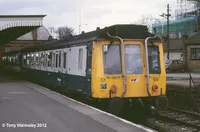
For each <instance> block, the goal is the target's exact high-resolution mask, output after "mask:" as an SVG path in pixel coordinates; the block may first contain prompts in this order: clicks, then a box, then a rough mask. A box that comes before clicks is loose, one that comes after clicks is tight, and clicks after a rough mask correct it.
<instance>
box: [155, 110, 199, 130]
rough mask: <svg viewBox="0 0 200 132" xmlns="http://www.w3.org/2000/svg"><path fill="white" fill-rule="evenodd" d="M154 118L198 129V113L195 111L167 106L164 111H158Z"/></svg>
mask: <svg viewBox="0 0 200 132" xmlns="http://www.w3.org/2000/svg"><path fill="white" fill-rule="evenodd" d="M156 118H159V119H164V120H167V121H170V122H174V123H178V124H180V125H183V126H187V127H192V128H195V129H197V130H200V114H197V113H192V112H189V111H183V110H179V109H175V108H169V109H167V110H166V111H159V114H158V115H157V116H156Z"/></svg>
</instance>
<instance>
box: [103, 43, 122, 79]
mask: <svg viewBox="0 0 200 132" xmlns="http://www.w3.org/2000/svg"><path fill="white" fill-rule="evenodd" d="M104 45H118V46H119V57H120V70H121V73H115V74H109V73H105V61H104ZM101 48H102V59H103V73H104V75H107V76H112V75H121V74H122V73H123V70H122V60H121V48H120V44H109V43H108V44H103V45H102V47H101Z"/></svg>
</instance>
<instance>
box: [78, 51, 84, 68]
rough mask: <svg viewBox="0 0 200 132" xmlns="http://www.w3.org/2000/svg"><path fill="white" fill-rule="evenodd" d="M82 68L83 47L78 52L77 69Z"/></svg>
mask: <svg viewBox="0 0 200 132" xmlns="http://www.w3.org/2000/svg"><path fill="white" fill-rule="evenodd" d="M82 68H83V49H79V54H78V69H80V70H82Z"/></svg>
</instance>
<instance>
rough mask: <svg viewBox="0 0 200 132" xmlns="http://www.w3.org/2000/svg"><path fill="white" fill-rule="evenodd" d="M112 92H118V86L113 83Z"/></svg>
mask: <svg viewBox="0 0 200 132" xmlns="http://www.w3.org/2000/svg"><path fill="white" fill-rule="evenodd" d="M110 92H111V93H116V92H117V87H116V86H115V85H112V86H111V87H110Z"/></svg>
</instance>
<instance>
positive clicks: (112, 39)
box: [2, 25, 167, 112]
mask: <svg viewBox="0 0 200 132" xmlns="http://www.w3.org/2000/svg"><path fill="white" fill-rule="evenodd" d="M2 64H3V65H7V66H8V65H10V66H15V67H19V68H20V72H22V74H25V75H27V76H28V77H31V78H32V79H34V80H36V81H42V82H44V83H48V84H51V85H54V86H60V87H63V88H66V89H68V90H72V91H74V92H78V93H82V94H83V95H85V96H87V97H90V98H92V99H94V100H101V101H106V102H109V104H110V108H111V109H112V108H113V109H112V110H113V111H117V112H119V111H120V110H121V109H122V107H123V104H124V102H126V104H127V102H128V104H129V105H128V106H130V107H133V108H134V107H138V106H137V105H134V102H136V101H137V102H139V104H140V107H141V106H142V107H144V106H145V105H148V106H150V107H151V108H152V109H153V108H164V107H166V106H167V98H166V96H165V95H166V71H165V65H164V54H163V45H162V42H161V40H160V39H159V38H157V37H154V36H153V35H152V34H150V33H149V32H148V30H147V27H146V26H142V25H114V26H110V27H106V28H103V29H100V28H97V29H96V30H95V31H92V32H88V33H84V32H83V33H82V34H80V35H76V36H70V37H69V38H68V39H63V40H53V41H51V42H48V43H44V44H40V45H37V46H31V47H26V48H23V49H22V50H20V51H13V52H7V53H5V54H4V55H3V56H2Z"/></svg>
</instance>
